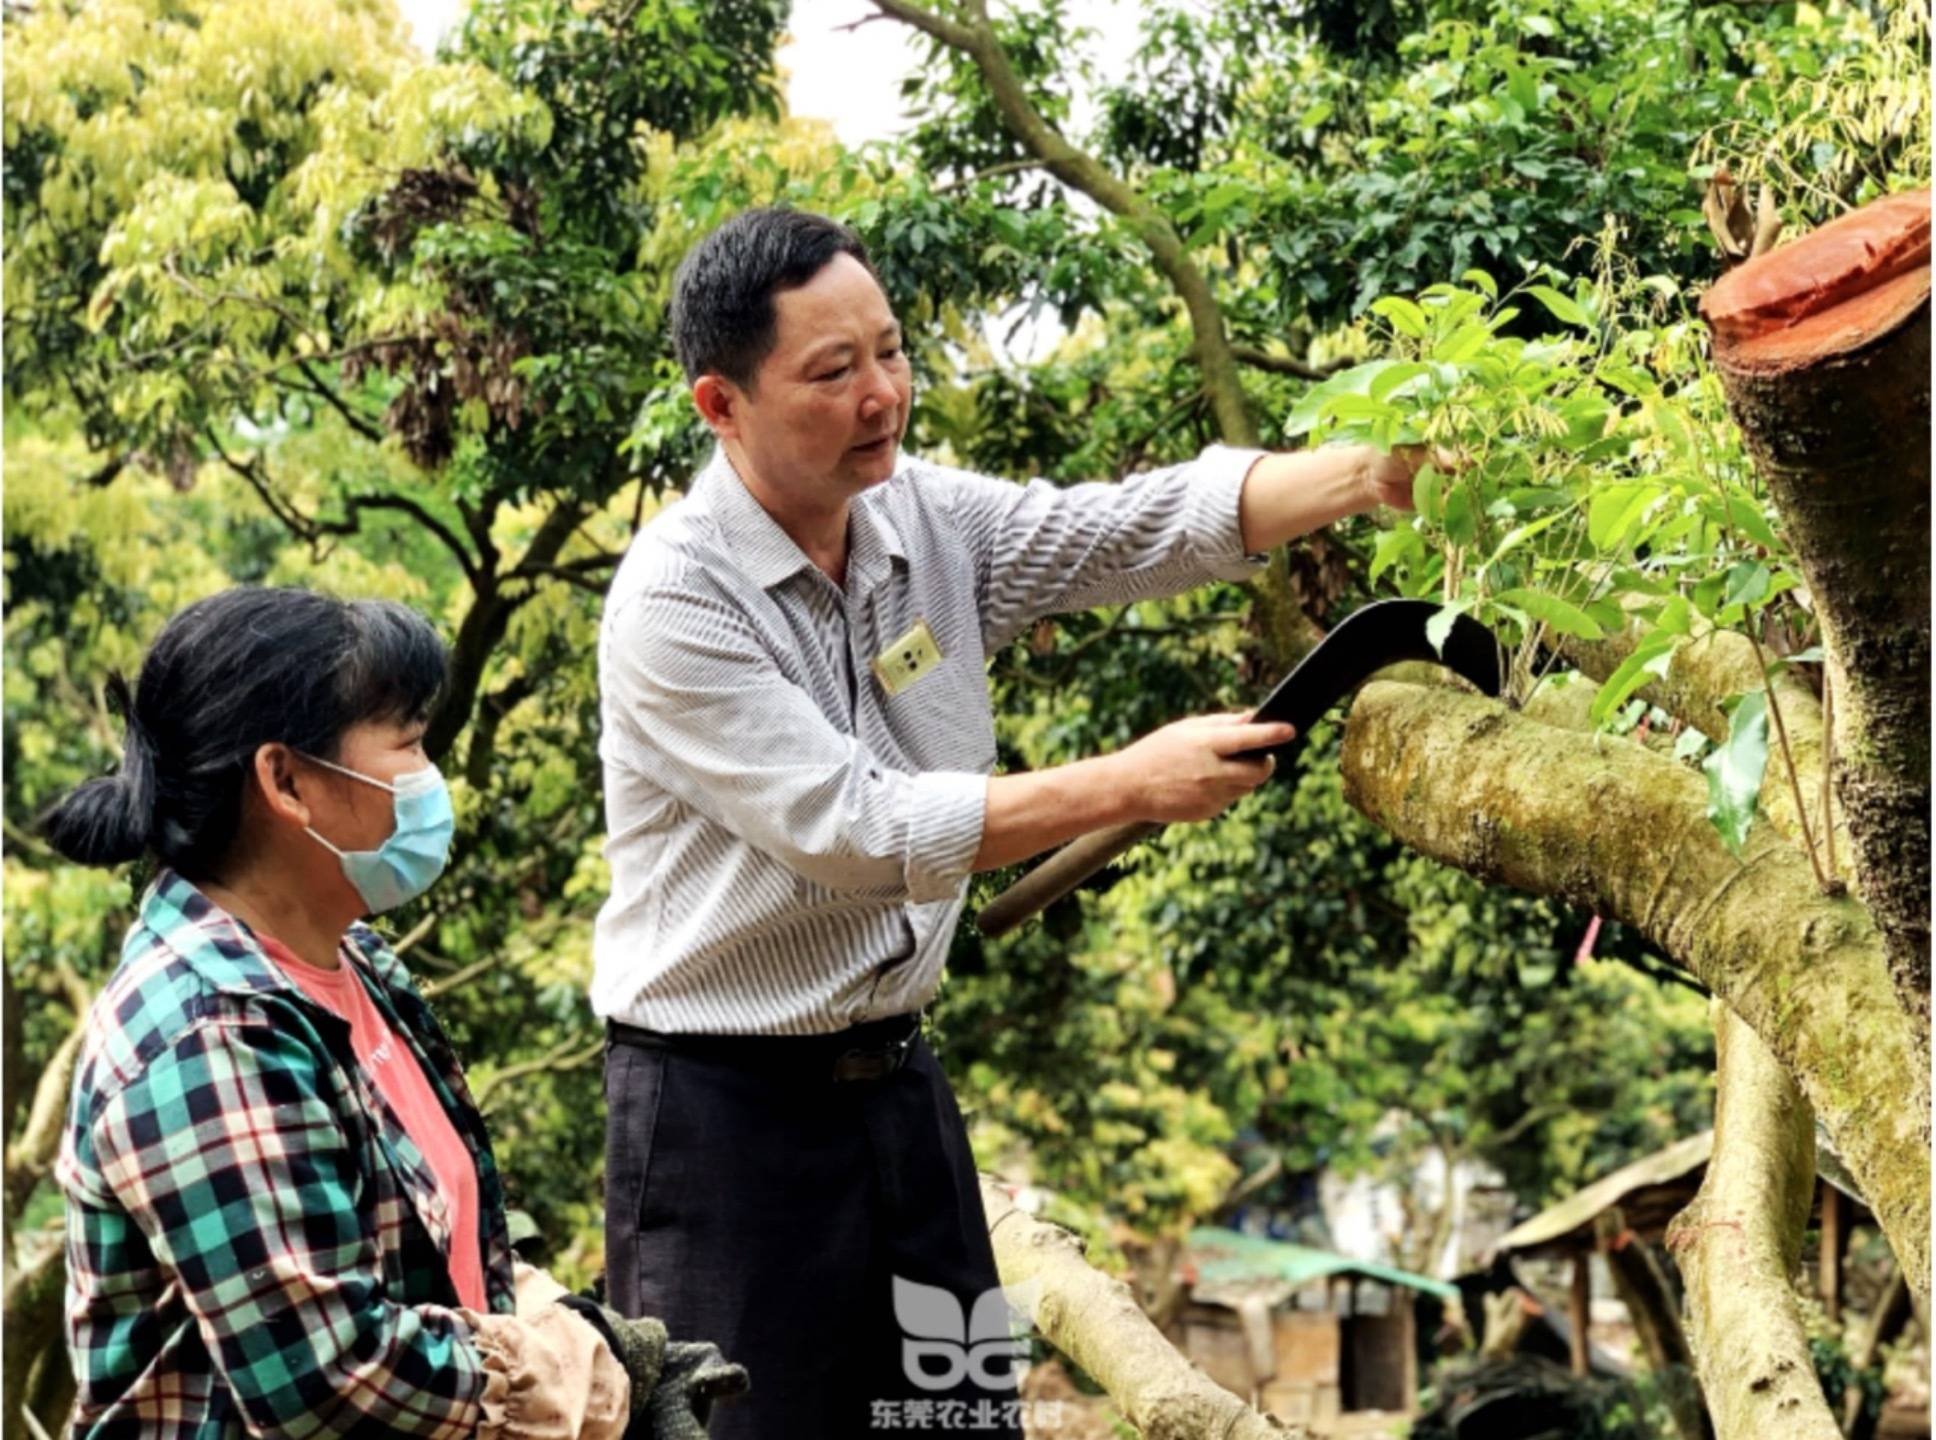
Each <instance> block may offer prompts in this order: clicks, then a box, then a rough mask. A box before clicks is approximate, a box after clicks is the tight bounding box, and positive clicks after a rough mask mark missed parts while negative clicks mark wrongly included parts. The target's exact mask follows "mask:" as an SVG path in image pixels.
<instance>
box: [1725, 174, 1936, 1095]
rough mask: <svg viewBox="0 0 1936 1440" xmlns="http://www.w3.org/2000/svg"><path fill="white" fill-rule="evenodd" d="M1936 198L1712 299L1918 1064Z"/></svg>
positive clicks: (1728, 377)
mask: <svg viewBox="0 0 1936 1440" xmlns="http://www.w3.org/2000/svg"><path fill="white" fill-rule="evenodd" d="M1929 199H1930V197H1929V192H1928V191H1927V190H1919V191H1914V192H1910V193H1906V194H1901V195H1891V196H1888V197H1886V198H1884V199H1881V200H1877V201H1874V202H1872V203H1871V204H1868V205H1865V206H1863V207H1862V208H1861V209H1860V210H1857V211H1854V212H1853V213H1851V214H1848V215H1845V216H1843V217H1842V218H1841V219H1839V220H1835V221H1833V222H1831V223H1830V224H1827V225H1824V226H1822V227H1821V229H1819V230H1816V231H1814V232H1812V233H1811V234H1808V235H1805V236H1803V237H1801V238H1800V239H1798V240H1796V241H1794V242H1793V243H1792V244H1788V245H1783V246H1779V247H1778V248H1776V249H1773V250H1770V251H1769V252H1768V253H1767V254H1765V255H1761V256H1759V257H1757V258H1756V259H1753V260H1750V261H1749V262H1748V263H1746V264H1745V265H1742V266H1740V267H1739V268H1737V269H1735V270H1733V271H1730V272H1729V273H1728V274H1727V275H1726V276H1725V277H1723V278H1722V279H1721V280H1720V281H1718V282H1717V283H1716V284H1715V285H1714V287H1713V288H1712V289H1711V290H1709V291H1708V293H1707V295H1706V297H1705V298H1704V299H1703V300H1702V302H1701V313H1702V315H1703V316H1704V317H1706V319H1707V322H1708V324H1709V326H1710V327H1711V328H1712V330H1713V332H1714V361H1715V366H1716V368H1717V369H1718V370H1719V372H1720V375H1721V379H1722V382H1723V384H1724V385H1725V386H1726V388H1727V394H1728V401H1729V406H1730V408H1731V409H1732V411H1733V412H1734V417H1735V419H1736V420H1737V421H1738V422H1739V423H1740V426H1741V430H1742V433H1743V435H1744V437H1745V438H1746V440H1747V444H1748V450H1749V452H1750V453H1751V454H1752V455H1753V457H1754V461H1755V466H1756V468H1757V470H1758V471H1759V472H1760V474H1761V477H1762V479H1763V480H1764V481H1765V482H1766V483H1767V485H1768V489H1769V492H1770V494H1771V495H1772V496H1773V498H1774V500H1775V503H1776V504H1777V505H1778V506H1779V507H1780V509H1781V514H1782V519H1783V522H1784V524H1785V525H1786V527H1787V531H1788V535H1789V538H1790V540H1791V541H1792V543H1793V545H1794V547H1795V555H1796V559H1797V560H1798V561H1799V562H1800V566H1801V571H1802V575H1803V578H1804V579H1805V580H1806V581H1807V583H1808V592H1809V597H1810V600H1811V603H1812V604H1813V606H1814V609H1815V613H1816V615H1817V616H1819V617H1820V619H1821V622H1822V633H1823V637H1824V641H1825V646H1824V648H1825V649H1826V651H1827V667H1828V676H1829V682H1830V685H1831V687H1832V688H1833V690H1834V694H1835V707H1834V710H1835V714H1834V725H1833V729H1834V737H1833V738H1834V745H1835V752H1836V775H1835V785H1836V790H1837V794H1838V796H1839V798H1840V800H1841V802H1842V805H1843V808H1844V810H1845V811H1846V813H1847V815H1848V822H1849V833H1850V839H1851V841H1852V843H1853V845H1854V848H1855V867H1856V880H1857V882H1858V884H1859V886H1860V889H1861V891H1862V895H1863V899H1864V900H1865V901H1866V902H1867V903H1868V906H1869V908H1870V910H1871V912H1872V913H1873V914H1874V915H1875V917H1876V922H1877V924H1878V926H1879V927H1880V930H1881V932H1882V936H1883V941H1884V945H1885V947H1886V950H1887V953H1888V958H1889V965H1890V971H1891V975H1892V977H1893V979H1894V981H1895V985H1896V989H1897V992H1898V994H1899V995H1900V997H1901V999H1902V1002H1903V1005H1904V1007H1905V1008H1906V1009H1907V1010H1908V1012H1909V1014H1910V1015H1911V1016H1913V1017H1914V1018H1915V1020H1916V1022H1917V1024H1916V1027H1915V1028H1916V1031H1917V1043H1918V1045H1919V1046H1920V1047H1921V1052H1922V1056H1923V1060H1924V1063H1925V1064H1926V1063H1927V1061H1928V1045H1929V1042H1928V1032H1929V898H1930V891H1929V838H1930V831H1929V806H1930V785H1929V758H1930V756H1929V685H1930V669H1929V613H1930V612H1929V606H1930V590H1929V543H1930V537H1929V483H1930V453H1929V441H1930V426H1929V400H1930V391H1929V358H1930V351H1929V284H1930V211H1929Z"/></svg>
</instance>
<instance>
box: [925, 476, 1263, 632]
mask: <svg viewBox="0 0 1936 1440" xmlns="http://www.w3.org/2000/svg"><path fill="white" fill-rule="evenodd" d="M1265 453H1266V452H1264V451H1262V450H1248V449H1236V448H1233V447H1230V446H1224V445H1213V446H1211V447H1210V448H1209V449H1208V450H1206V451H1204V452H1203V454H1201V455H1200V456H1198V457H1197V458H1196V459H1195V460H1191V461H1188V462H1186V463H1184V464H1181V465H1172V466H1169V467H1168V468H1166V469H1162V470H1150V471H1145V472H1142V473H1139V474H1136V475H1131V476H1128V477H1127V478H1125V479H1123V480H1120V481H1117V482H1114V483H1109V482H1102V481H1088V482H1084V483H1082V484H1078V485H1053V484H1051V483H1049V482H1048V481H1047V480H1031V481H1029V482H1028V483H1027V484H1026V485H1016V484H1013V483H1011V482H1009V481H1005V480H995V479H991V478H989V477H988V476H985V475H976V474H973V473H972V472H969V471H964V470H939V471H936V472H934V473H933V477H932V483H934V484H935V486H936V488H937V490H938V491H939V492H941V493H943V494H945V495H946V497H947V502H948V504H949V506H950V509H951V511H952V514H953V519H954V524H955V530H956V533H958V534H959V535H960V536H961V538H962V539H963V540H964V541H965V542H966V543H967V545H968V548H969V551H970V553H971V555H972V556H973V558H974V563H975V571H976V577H977V582H976V583H977V604H978V607H979V609H980V612H981V615H982V635H983V639H984V642H985V644H986V645H987V646H988V648H990V649H995V648H997V647H999V646H1001V645H1005V644H1007V643H1008V641H1009V640H1011V639H1013V638H1014V637H1015V636H1016V635H1019V634H1020V633H1021V632H1022V631H1023V630H1024V629H1025V628H1026V627H1027V626H1028V625H1030V624H1031V623H1033V622H1034V621H1035V620H1037V619H1039V618H1041V617H1042V616H1044V615H1055V614H1062V613H1065V612H1067V611H1071V610H1086V609H1088V608H1090V607H1091V606H1094V605H1122V604H1128V603H1130V602H1133V601H1136V600H1149V599H1155V598H1157V597H1159V596H1166V595H1176V594H1179V593H1181V592H1182V591H1185V590H1188V589H1191V588H1193V587H1195V586H1197V585H1202V584H1204V583H1206V582H1208V581H1211V580H1219V579H1225V580H1241V579H1243V578H1244V577H1246V576H1248V575H1250V574H1252V573H1253V572H1254V571H1255V570H1256V569H1257V567H1258V566H1259V565H1260V564H1262V563H1263V560H1264V557H1263V556H1261V555H1246V554H1245V553H1244V548H1243V538H1242V525H1241V524H1240V522H1239V518H1238V502H1239V499H1240V497H1241V496H1242V494H1243V488H1244V479H1245V477H1246V476H1247V475H1248V474H1249V473H1250V467H1251V466H1252V465H1254V464H1256V463H1257V461H1258V460H1259V459H1261V458H1262V457H1263V456H1264V454H1265ZM928 478H929V477H926V476H924V477H923V480H924V483H925V482H927V481H928Z"/></svg>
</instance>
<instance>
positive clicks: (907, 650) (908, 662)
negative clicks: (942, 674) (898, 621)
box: [874, 620, 941, 696]
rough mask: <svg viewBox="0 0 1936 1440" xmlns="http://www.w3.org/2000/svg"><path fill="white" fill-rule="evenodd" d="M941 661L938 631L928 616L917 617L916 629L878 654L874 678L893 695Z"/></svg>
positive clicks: (875, 658)
mask: <svg viewBox="0 0 1936 1440" xmlns="http://www.w3.org/2000/svg"><path fill="white" fill-rule="evenodd" d="M940 663H941V647H940V646H939V645H937V644H935V643H934V632H933V631H932V630H930V629H928V622H927V621H926V620H916V621H915V622H914V628H913V629H912V630H910V631H908V632H907V634H905V635H903V636H902V637H901V638H900V639H898V640H896V641H895V642H894V643H893V644H892V645H890V646H888V647H887V648H886V649H885V650H883V651H881V653H880V654H878V655H876V656H875V657H874V678H875V679H876V680H879V681H880V682H881V689H883V690H885V691H886V692H887V693H888V695H889V696H894V695H899V694H900V693H901V692H902V691H903V690H905V689H907V688H908V687H909V686H910V685H912V684H913V683H914V682H915V681H916V680H919V679H920V678H921V677H922V676H923V675H926V674H927V673H928V672H929V671H930V670H932V669H934V667H935V666H937V665H939V664H940Z"/></svg>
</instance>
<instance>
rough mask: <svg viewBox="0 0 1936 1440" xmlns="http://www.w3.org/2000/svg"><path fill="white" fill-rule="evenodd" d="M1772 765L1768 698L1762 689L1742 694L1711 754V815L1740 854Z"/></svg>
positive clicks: (1705, 765) (1707, 772)
mask: <svg viewBox="0 0 1936 1440" xmlns="http://www.w3.org/2000/svg"><path fill="white" fill-rule="evenodd" d="M1767 768H1768V702H1767V698H1766V697H1765V696H1764V695H1763V694H1762V692H1761V691H1759V690H1750V691H1749V692H1748V693H1747V694H1745V695H1743V696H1742V697H1741V700H1740V703H1739V704H1737V705H1736V706H1735V707H1734V713H1733V714H1732V715H1730V716H1729V717H1728V738H1727V740H1726V741H1725V742H1724V743H1723V744H1721V745H1719V746H1717V747H1716V749H1715V751H1714V753H1713V754H1712V755H1710V756H1708V757H1707V760H1706V761H1705V762H1704V763H1703V764H1702V766H1701V770H1702V772H1703V773H1704V774H1705V775H1706V776H1707V818H1708V822H1709V823H1710V824H1712V825H1713V826H1714V828H1715V830H1716V832H1718V833H1719V835H1720V836H1721V841H1722V843H1723V844H1725V845H1726V846H1727V847H1728V849H1729V850H1730V851H1732V852H1733V853H1734V854H1735V855H1736V856H1737V857H1738V856H1739V855H1740V854H1741V846H1742V844H1743V843H1744V842H1745V841H1746V840H1747V838H1748V827H1749V826H1750V825H1751V824H1753V823H1754V817H1755V810H1756V808H1757V807H1758V806H1759V805H1760V803H1761V775H1762V772H1763V771H1764V770H1766V769H1767Z"/></svg>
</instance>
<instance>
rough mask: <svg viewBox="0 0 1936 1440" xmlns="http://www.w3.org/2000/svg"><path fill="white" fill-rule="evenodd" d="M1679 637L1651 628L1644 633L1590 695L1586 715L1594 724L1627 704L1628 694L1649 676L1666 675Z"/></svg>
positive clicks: (1604, 720) (1677, 645) (1602, 721)
mask: <svg viewBox="0 0 1936 1440" xmlns="http://www.w3.org/2000/svg"><path fill="white" fill-rule="evenodd" d="M1681 639H1682V637H1681V636H1679V635H1675V634H1673V633H1671V632H1669V631H1665V630H1653V631H1650V632H1649V633H1648V634H1646V635H1643V636H1642V637H1641V639H1640V641H1639V643H1638V644H1636V645H1635V646H1634V648H1633V653H1632V654H1630V655H1628V656H1627V658H1626V659H1625V660H1622V661H1621V662H1620V664H1619V665H1618V666H1616V667H1615V668H1614V672H1613V673H1612V674H1611V675H1609V676H1607V678H1606V681H1605V682H1604V683H1603V684H1602V685H1601V686H1600V690H1599V693H1598V694H1596V695H1595V696H1594V697H1593V704H1592V705H1590V706H1589V707H1588V708H1587V718H1588V719H1589V720H1591V721H1592V722H1593V723H1594V724H1595V725H1604V724H1606V723H1607V720H1608V718H1609V717H1610V716H1612V714H1613V712H1614V711H1616V710H1618V709H1619V708H1620V707H1621V706H1622V705H1624V704H1626V703H1627V699H1628V697H1629V696H1631V695H1632V694H1633V693H1634V691H1636V690H1638V689H1639V688H1640V687H1641V686H1642V685H1645V684H1646V683H1647V681H1648V680H1649V679H1652V678H1655V677H1661V678H1665V676H1666V674H1667V667H1668V666H1669V665H1671V664H1672V663H1673V656H1674V651H1675V650H1676V649H1678V648H1679V647H1680V643H1681Z"/></svg>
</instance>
